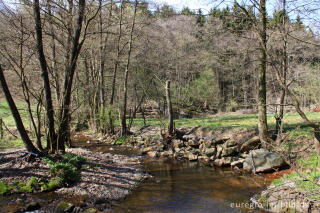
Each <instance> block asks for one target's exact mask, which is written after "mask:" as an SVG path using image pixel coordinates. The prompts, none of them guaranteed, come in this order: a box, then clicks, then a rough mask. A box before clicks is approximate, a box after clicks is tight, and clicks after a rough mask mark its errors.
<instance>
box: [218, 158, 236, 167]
mask: <svg viewBox="0 0 320 213" xmlns="http://www.w3.org/2000/svg"><path fill="white" fill-rule="evenodd" d="M231 162H232V157H223V158H221V159H215V160H214V164H215V165H216V166H220V167H224V166H230V164H231Z"/></svg>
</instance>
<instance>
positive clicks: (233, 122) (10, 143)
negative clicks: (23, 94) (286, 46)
mask: <svg viewBox="0 0 320 213" xmlns="http://www.w3.org/2000/svg"><path fill="white" fill-rule="evenodd" d="M17 106H18V108H19V111H20V113H21V116H22V118H23V121H24V122H25V124H26V127H28V123H29V121H28V120H29V119H28V113H27V111H26V110H23V109H24V108H25V105H24V104H23V102H17ZM307 116H308V118H309V119H310V120H312V121H316V122H318V121H320V113H314V112H313V113H307ZM0 117H1V118H2V119H3V121H4V122H5V124H6V126H8V128H15V123H14V120H13V118H12V116H11V112H10V110H9V107H8V105H7V103H6V102H5V101H0ZM267 118H268V125H269V129H275V119H274V115H272V114H269V115H268V116H267ZM257 120H258V115H257V114H247V115H220V116H211V117H200V118H191V119H177V120H175V126H176V127H177V128H179V127H184V126H191V127H193V126H201V127H202V128H206V129H208V130H226V129H234V128H236V129H244V130H250V129H256V128H257ZM117 124H118V125H119V123H118V121H117V122H116V125H117ZM147 124H148V125H152V126H160V127H161V128H166V126H167V119H164V118H160V119H157V118H149V119H147ZM133 126H136V127H138V128H139V127H142V126H143V120H142V119H135V120H134V122H133ZM298 126H299V128H297V127H298ZM283 128H284V129H285V131H286V132H287V133H288V135H289V136H288V139H289V140H290V139H293V140H294V139H295V138H297V137H301V136H304V137H309V136H312V134H313V133H312V129H311V128H309V127H308V126H307V125H306V124H304V122H303V121H302V119H301V118H300V116H299V115H298V114H296V113H287V114H285V116H284V119H283ZM6 134H7V135H8V133H6ZM125 141H126V139H123V138H120V139H118V140H117V142H116V143H117V144H121V143H123V142H125ZM20 146H23V143H22V141H21V140H20V139H15V138H4V139H3V140H1V141H0V150H4V149H8V148H13V147H20Z"/></svg>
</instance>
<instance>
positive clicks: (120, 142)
mask: <svg viewBox="0 0 320 213" xmlns="http://www.w3.org/2000/svg"><path fill="white" fill-rule="evenodd" d="M129 140H130V138H129V137H127V136H122V137H120V138H118V139H117V140H116V141H115V144H116V145H122V144H124V143H127V142H128V141H129Z"/></svg>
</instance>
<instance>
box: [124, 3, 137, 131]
mask: <svg viewBox="0 0 320 213" xmlns="http://www.w3.org/2000/svg"><path fill="white" fill-rule="evenodd" d="M137 6H138V0H136V1H135V6H134V14H133V19H132V25H131V30H130V40H129V50H128V60H127V64H126V68H125V74H124V84H123V104H122V110H121V111H122V112H121V113H120V116H121V135H122V136H124V135H127V116H126V114H127V96H128V76H129V68H130V59H131V51H132V46H133V32H134V27H135V23H136V14H137Z"/></svg>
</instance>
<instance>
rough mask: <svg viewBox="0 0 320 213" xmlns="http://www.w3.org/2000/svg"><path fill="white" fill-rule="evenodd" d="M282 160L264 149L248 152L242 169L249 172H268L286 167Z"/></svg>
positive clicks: (277, 155)
mask: <svg viewBox="0 0 320 213" xmlns="http://www.w3.org/2000/svg"><path fill="white" fill-rule="evenodd" d="M286 165H287V164H286V162H285V161H284V159H283V158H282V157H281V156H280V155H279V154H277V153H274V152H269V151H268V150H266V149H256V150H252V151H250V153H249V155H248V157H247V158H246V159H245V161H244V163H243V169H244V170H246V171H249V172H255V173H259V172H269V171H273V170H275V169H278V168H281V167H284V166H286Z"/></svg>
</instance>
